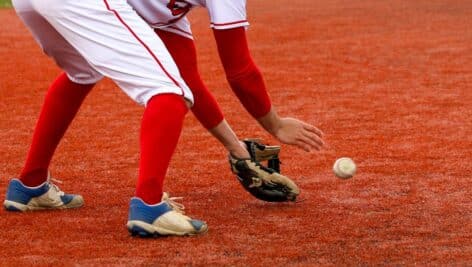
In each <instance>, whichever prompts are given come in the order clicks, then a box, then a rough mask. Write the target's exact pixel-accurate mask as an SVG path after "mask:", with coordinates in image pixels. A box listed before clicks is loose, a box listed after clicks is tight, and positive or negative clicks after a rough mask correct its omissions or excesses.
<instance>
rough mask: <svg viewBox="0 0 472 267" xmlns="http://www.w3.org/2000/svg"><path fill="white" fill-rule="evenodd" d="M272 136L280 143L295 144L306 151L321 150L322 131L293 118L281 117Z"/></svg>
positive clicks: (322, 143)
mask: <svg viewBox="0 0 472 267" xmlns="http://www.w3.org/2000/svg"><path fill="white" fill-rule="evenodd" d="M274 136H275V137H276V138H277V139H278V140H279V141H280V142H282V143H284V144H288V145H295V146H297V147H299V148H301V149H303V150H305V151H307V152H310V151H311V150H313V149H315V150H318V151H319V150H321V147H322V146H323V145H324V142H323V139H322V138H323V132H321V130H319V129H318V128H316V127H315V126H313V125H310V124H308V123H305V122H303V121H300V120H297V119H295V118H290V117H287V118H281V119H280V121H279V124H278V127H277V130H276V131H274Z"/></svg>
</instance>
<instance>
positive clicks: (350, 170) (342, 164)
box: [333, 157, 357, 179]
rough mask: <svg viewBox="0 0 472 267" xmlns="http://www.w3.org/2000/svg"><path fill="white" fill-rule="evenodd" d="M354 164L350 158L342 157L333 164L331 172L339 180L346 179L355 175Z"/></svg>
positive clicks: (355, 168)
mask: <svg viewBox="0 0 472 267" xmlns="http://www.w3.org/2000/svg"><path fill="white" fill-rule="evenodd" d="M356 170H357V167H356V163H354V161H353V160H352V159H351V158H347V157H343V158H339V159H337V160H336V162H334V165H333V172H334V174H335V175H336V176H337V177H339V178H341V179H348V178H351V177H352V176H354V174H356Z"/></svg>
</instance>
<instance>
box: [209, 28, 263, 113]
mask: <svg viewBox="0 0 472 267" xmlns="http://www.w3.org/2000/svg"><path fill="white" fill-rule="evenodd" d="M213 32H214V35H215V40H216V43H217V46H218V53H219V55H220V59H221V62H222V64H223V67H224V70H225V73H226V78H227V80H228V82H229V84H230V86H231V89H232V90H233V92H234V93H235V94H236V96H237V97H238V98H239V101H240V102H241V103H242V104H243V106H244V107H245V109H246V110H247V111H248V112H249V113H250V114H251V115H252V116H253V117H254V118H256V119H258V118H260V117H263V116H265V115H267V113H268V112H269V111H270V109H271V101H270V97H269V94H268V92H267V89H266V85H265V83H264V79H263V77H262V74H261V72H260V71H259V68H258V67H257V66H256V64H255V63H254V61H253V59H252V57H251V55H250V53H249V47H248V44H247V39H246V32H245V29H244V28H243V27H240V28H234V29H229V30H214V31H213Z"/></svg>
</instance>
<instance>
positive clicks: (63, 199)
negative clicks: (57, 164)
mask: <svg viewBox="0 0 472 267" xmlns="http://www.w3.org/2000/svg"><path fill="white" fill-rule="evenodd" d="M52 180H53V179H51V178H50V177H49V176H48V179H47V181H46V182H44V183H42V184H41V185H39V186H36V187H28V186H25V185H24V184H23V183H22V182H21V181H20V180H19V179H16V178H14V179H12V180H11V181H10V184H9V185H8V189H7V197H6V200H5V201H4V202H3V206H4V207H5V209H6V210H8V211H34V210H47V209H70V208H78V207H81V206H83V205H84V199H83V198H82V196H81V195H72V194H65V193H64V192H62V191H61V190H60V189H59V187H58V186H57V185H55V184H53V183H52ZM55 181H57V180H55Z"/></svg>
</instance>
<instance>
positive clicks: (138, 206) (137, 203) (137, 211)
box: [128, 197, 172, 224]
mask: <svg viewBox="0 0 472 267" xmlns="http://www.w3.org/2000/svg"><path fill="white" fill-rule="evenodd" d="M171 210H172V207H170V206H169V205H168V204H167V203H166V202H163V203H160V204H157V205H147V204H146V203H144V202H143V201H142V200H141V199H140V198H136V197H133V198H132V199H131V202H130V205H129V216H128V221H143V222H146V223H149V224H152V223H153V222H154V221H155V220H156V219H157V218H158V217H159V216H161V215H162V214H164V213H166V212H168V211H171Z"/></svg>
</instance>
